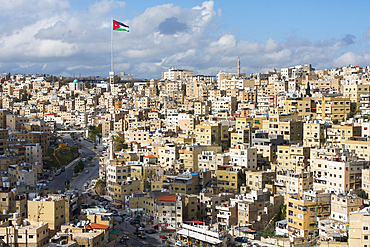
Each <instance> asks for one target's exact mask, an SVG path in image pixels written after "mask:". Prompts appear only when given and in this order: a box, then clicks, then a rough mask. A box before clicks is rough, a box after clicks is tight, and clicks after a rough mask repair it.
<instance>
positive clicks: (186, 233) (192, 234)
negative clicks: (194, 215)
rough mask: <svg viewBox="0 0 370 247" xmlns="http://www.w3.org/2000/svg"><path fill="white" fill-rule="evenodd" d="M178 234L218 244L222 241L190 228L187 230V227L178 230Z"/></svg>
mask: <svg viewBox="0 0 370 247" xmlns="http://www.w3.org/2000/svg"><path fill="white" fill-rule="evenodd" d="M177 234H179V235H182V236H186V237H190V238H194V239H196V240H200V241H202V242H207V243H210V244H213V245H217V244H220V243H222V241H221V240H218V239H217V238H214V237H210V236H206V235H204V234H200V233H197V232H193V231H189V230H186V229H182V230H180V231H178V232H177Z"/></svg>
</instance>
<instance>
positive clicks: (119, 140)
mask: <svg viewBox="0 0 370 247" xmlns="http://www.w3.org/2000/svg"><path fill="white" fill-rule="evenodd" d="M114 143H115V146H116V149H115V150H116V151H121V150H122V149H127V147H128V146H127V144H126V142H125V138H123V137H121V136H116V138H115V139H114Z"/></svg>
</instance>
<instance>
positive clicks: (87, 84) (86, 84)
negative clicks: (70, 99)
mask: <svg viewBox="0 0 370 247" xmlns="http://www.w3.org/2000/svg"><path fill="white" fill-rule="evenodd" d="M85 88H86V89H90V88H91V84H90V82H88V81H85Z"/></svg>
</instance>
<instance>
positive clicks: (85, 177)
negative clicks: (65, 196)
mask: <svg viewBox="0 0 370 247" xmlns="http://www.w3.org/2000/svg"><path fill="white" fill-rule="evenodd" d="M61 137H62V138H63V140H64V141H65V142H66V143H68V145H69V146H73V145H74V144H73V140H72V139H71V138H70V136H69V135H62V136H61ZM81 144H83V145H85V146H87V147H90V148H93V147H94V145H93V144H92V143H90V142H87V141H84V140H82V141H81ZM83 145H81V149H80V150H81V151H82V155H81V159H83V158H85V162H84V163H85V164H87V163H88V162H90V161H89V160H88V157H89V156H91V157H93V158H94V157H95V156H96V153H95V152H94V151H92V150H90V149H88V148H86V147H85V146H83ZM76 163H77V162H76ZM74 166H75V165H72V166H71V167H68V168H66V169H65V171H64V172H62V174H60V175H59V176H53V181H50V183H49V188H50V189H51V190H55V189H57V190H61V191H62V192H64V190H65V181H66V180H67V179H68V180H71V179H72V178H73V177H74ZM86 169H87V170H89V173H85V171H83V172H81V174H80V175H79V176H78V177H77V178H76V179H75V180H74V181H73V182H72V183H71V186H70V189H74V188H77V189H78V190H80V191H82V189H83V186H84V183H85V182H86V181H90V180H91V179H92V178H94V177H96V176H98V174H99V158H97V159H96V160H95V161H94V162H93V163H92V164H91V165H90V166H89V167H87V168H86Z"/></svg>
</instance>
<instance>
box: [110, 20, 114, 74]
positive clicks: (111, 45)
mask: <svg viewBox="0 0 370 247" xmlns="http://www.w3.org/2000/svg"><path fill="white" fill-rule="evenodd" d="M111 24H112V27H111V29H110V71H113V18H111Z"/></svg>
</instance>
